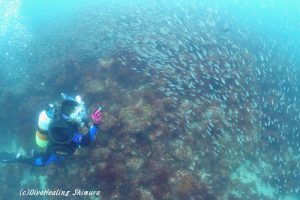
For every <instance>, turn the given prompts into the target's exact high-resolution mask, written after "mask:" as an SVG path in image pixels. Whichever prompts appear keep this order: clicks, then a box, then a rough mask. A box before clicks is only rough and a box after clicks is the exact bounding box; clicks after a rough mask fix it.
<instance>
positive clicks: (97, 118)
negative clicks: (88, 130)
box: [91, 107, 102, 125]
mask: <svg viewBox="0 0 300 200" xmlns="http://www.w3.org/2000/svg"><path fill="white" fill-rule="evenodd" d="M91 119H92V121H93V124H95V125H99V124H101V122H102V108H101V107H100V108H98V109H96V110H95V111H94V112H93V113H92V115H91Z"/></svg>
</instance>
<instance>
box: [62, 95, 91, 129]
mask: <svg viewBox="0 0 300 200" xmlns="http://www.w3.org/2000/svg"><path fill="white" fill-rule="evenodd" d="M61 95H62V97H63V99H64V101H63V105H62V117H63V118H64V119H65V120H67V121H68V122H72V123H76V124H78V125H79V126H80V127H82V126H84V124H85V123H86V122H87V114H86V108H85V105H84V102H83V101H82V100H81V97H80V96H79V95H77V96H76V97H75V98H73V97H70V96H67V95H65V94H64V93H61ZM64 106H65V107H69V109H65V108H64ZM70 109H71V110H70Z"/></svg>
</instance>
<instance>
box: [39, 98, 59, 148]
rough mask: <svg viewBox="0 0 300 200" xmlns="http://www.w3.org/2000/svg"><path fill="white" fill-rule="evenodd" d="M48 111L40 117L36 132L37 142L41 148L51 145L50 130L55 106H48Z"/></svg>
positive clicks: (43, 112) (44, 111)
mask: <svg viewBox="0 0 300 200" xmlns="http://www.w3.org/2000/svg"><path fill="white" fill-rule="evenodd" d="M47 106H48V107H47V109H46V110H43V111H42V112H41V113H40V115H39V120H38V128H37V130H36V132H35V141H36V143H37V145H38V146H39V147H47V145H48V143H49V138H48V128H49V125H50V122H51V120H52V118H53V115H54V110H55V106H54V105H53V104H48V105H47Z"/></svg>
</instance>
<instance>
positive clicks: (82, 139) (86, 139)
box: [73, 124, 99, 146]
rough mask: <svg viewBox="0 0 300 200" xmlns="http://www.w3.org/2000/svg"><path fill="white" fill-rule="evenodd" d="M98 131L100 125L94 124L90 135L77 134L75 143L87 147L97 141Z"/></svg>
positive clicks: (89, 132) (90, 129) (74, 139)
mask: <svg viewBox="0 0 300 200" xmlns="http://www.w3.org/2000/svg"><path fill="white" fill-rule="evenodd" d="M98 130H99V125H96V124H93V125H92V126H91V127H90V128H89V131H88V133H86V134H82V133H77V134H76V135H75V137H74V138H73V142H75V143H76V144H78V145H83V146H87V145H89V144H90V143H91V142H93V141H94V140H95V138H96V134H97V132H98Z"/></svg>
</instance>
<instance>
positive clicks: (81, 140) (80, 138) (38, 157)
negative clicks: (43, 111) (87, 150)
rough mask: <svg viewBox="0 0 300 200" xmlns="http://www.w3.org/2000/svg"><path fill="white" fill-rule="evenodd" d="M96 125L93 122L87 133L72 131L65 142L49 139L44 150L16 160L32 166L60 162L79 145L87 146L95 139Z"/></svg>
mask: <svg viewBox="0 0 300 200" xmlns="http://www.w3.org/2000/svg"><path fill="white" fill-rule="evenodd" d="M98 126H99V125H95V124H93V125H92V126H91V127H90V129H89V132H88V133H87V134H81V133H78V132H74V134H73V137H72V138H71V141H70V142H68V143H65V144H56V143H54V142H53V141H51V140H50V142H49V144H48V147H47V149H46V151H45V152H37V153H33V157H31V158H25V157H23V156H21V157H19V158H18V162H21V163H25V164H29V165H32V166H46V165H49V164H51V163H60V162H61V161H62V160H63V159H64V158H65V157H66V156H69V155H71V154H73V153H74V152H75V151H76V149H77V148H78V147H79V146H87V145H89V144H90V142H91V141H94V140H95V136H96V133H97V131H98Z"/></svg>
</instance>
